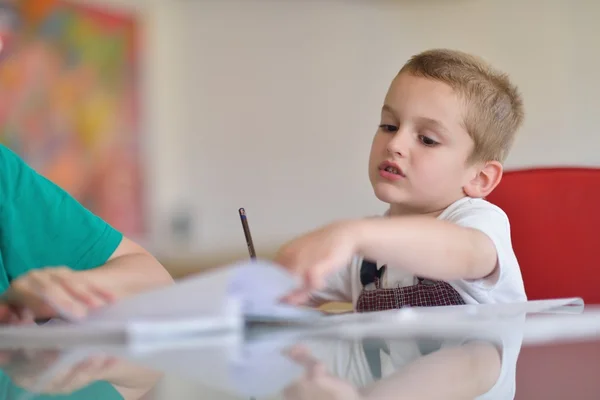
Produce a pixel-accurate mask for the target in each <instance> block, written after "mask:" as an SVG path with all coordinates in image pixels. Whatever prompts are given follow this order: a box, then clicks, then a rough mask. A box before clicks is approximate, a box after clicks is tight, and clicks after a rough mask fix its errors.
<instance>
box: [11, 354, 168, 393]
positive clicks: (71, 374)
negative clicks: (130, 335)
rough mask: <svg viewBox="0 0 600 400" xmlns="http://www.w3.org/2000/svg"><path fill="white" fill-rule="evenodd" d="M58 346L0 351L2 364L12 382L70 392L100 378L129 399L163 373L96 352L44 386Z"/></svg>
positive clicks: (36, 388)
mask: <svg viewBox="0 0 600 400" xmlns="http://www.w3.org/2000/svg"><path fill="white" fill-rule="evenodd" d="M61 355H62V353H61V352H60V351H58V350H32V351H27V350H19V351H0V367H1V368H2V370H3V371H4V372H5V373H6V375H8V376H9V377H10V378H11V379H12V381H13V383H14V384H15V385H17V386H19V387H21V388H23V389H25V390H29V391H36V390H38V389H40V391H41V392H43V393H45V394H69V393H73V392H75V391H77V390H80V389H82V388H85V387H87V386H89V385H90V384H92V383H94V382H98V381H106V382H109V383H110V384H112V385H113V386H114V388H115V390H117V391H118V392H119V393H120V394H121V396H123V398H124V399H127V400H130V399H131V400H134V399H139V398H140V397H142V396H143V395H144V394H145V393H147V392H148V391H149V390H150V389H151V388H152V387H153V386H154V385H155V384H156V382H157V381H158V378H159V377H160V374H159V373H157V372H155V371H152V370H149V369H146V368H142V367H139V366H137V365H134V364H132V363H130V362H128V361H125V360H123V359H120V358H116V357H113V356H109V355H102V354H98V355H93V356H90V357H88V358H86V359H84V360H82V361H79V362H77V363H74V364H72V365H70V366H68V367H67V368H65V369H64V370H59V371H57V372H56V374H54V376H52V377H51V380H50V381H49V382H47V383H46V384H45V385H44V386H43V387H42V388H39V387H37V385H39V383H40V379H42V377H43V376H44V374H46V373H47V371H48V370H49V369H50V368H53V366H55V365H56V363H57V362H59V360H60V358H61Z"/></svg>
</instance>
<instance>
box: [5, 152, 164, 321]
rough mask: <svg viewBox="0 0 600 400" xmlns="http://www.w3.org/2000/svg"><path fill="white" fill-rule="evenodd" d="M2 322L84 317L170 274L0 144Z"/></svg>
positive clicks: (157, 284)
mask: <svg viewBox="0 0 600 400" xmlns="http://www.w3.org/2000/svg"><path fill="white" fill-rule="evenodd" d="M0 204H1V209H0V324H19V323H33V321H34V319H38V318H54V317H71V318H81V317H83V316H85V315H86V314H87V313H88V312H89V311H90V310H92V309H94V308H96V307H100V306H102V305H104V304H107V303H109V302H112V301H115V300H116V299H118V298H121V297H125V296H127V295H130V294H133V293H136V292H140V291H144V290H147V289H150V288H154V287H158V286H161V285H166V284H170V283H171V282H172V278H171V276H170V275H169V273H168V272H167V271H166V270H165V269H164V268H163V266H162V265H161V264H159V263H158V261H157V260H156V259H155V258H154V257H152V256H151V255H150V254H149V253H148V252H147V251H146V250H144V249H143V248H142V247H141V246H139V245H137V244H136V243H134V242H133V241H131V240H129V239H128V238H126V237H124V236H123V235H122V234H121V233H119V232H117V231H116V230H115V229H113V228H112V227H111V226H109V225H108V224H107V223H106V222H104V221H102V220H101V219H100V218H98V217H97V216H95V215H93V214H92V213H91V212H90V211H88V210H86V209H85V208H84V207H82V206H81V205H80V204H79V203H78V202H77V201H76V200H75V199H73V198H72V197H71V196H69V195H68V194H67V193H66V192H65V191H63V190H61V189H60V188H59V187H57V186H56V185H54V184H53V183H52V182H50V181H49V180H47V179H45V178H44V177H42V176H41V175H39V174H37V173H36V172H35V171H34V170H33V169H31V168H30V167H29V166H27V165H26V164H25V163H24V162H23V160H22V159H21V158H19V157H18V156H17V155H16V154H15V153H13V152H12V151H10V150H9V149H7V148H6V147H4V146H0Z"/></svg>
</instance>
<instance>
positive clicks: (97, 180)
mask: <svg viewBox="0 0 600 400" xmlns="http://www.w3.org/2000/svg"><path fill="white" fill-rule="evenodd" d="M9 4H10V3H9ZM12 4H13V5H14V7H15V8H16V10H17V11H18V13H19V16H20V18H19V19H20V24H19V25H18V27H17V28H15V29H16V30H17V32H16V33H15V34H13V35H12V36H13V39H12V40H11V44H10V49H9V50H10V53H9V54H8V55H6V56H4V57H3V59H2V61H1V62H0V140H1V142H2V143H3V144H4V145H6V146H7V147H9V148H11V149H13V150H14V151H15V152H16V153H18V154H20V155H21V156H22V157H23V158H24V159H25V161H26V162H27V163H28V164H29V165H31V166H32V167H33V168H34V169H35V170H36V171H38V172H39V173H41V174H42V175H44V176H46V177H47V178H48V179H50V180H51V181H53V182H55V183H56V184H58V185H59V186H61V187H62V188H63V189H65V190H66V191H67V192H69V193H70V194H72V195H73V196H74V197H75V198H76V199H78V200H79V201H80V202H81V203H82V204H84V205H85V206H86V207H88V208H89V209H90V210H91V211H92V212H94V213H95V214H97V215H99V216H100V217H102V218H103V219H105V220H106V221H107V222H109V223H110V224H111V225H113V226H114V227H115V228H117V229H119V230H120V231H122V232H123V233H124V234H125V235H130V236H140V235H143V234H144V212H143V204H142V202H143V196H142V190H143V185H142V183H143V182H142V180H143V175H142V170H141V162H142V160H141V149H140V132H139V123H140V121H139V110H138V97H137V96H138V89H139V88H138V82H137V80H138V73H137V66H138V58H139V54H138V52H139V49H138V42H137V36H138V25H137V23H136V20H135V17H134V16H133V15H128V14H123V13H120V12H119V13H117V12H115V11H114V10H110V11H109V10H107V9H105V8H104V7H98V6H94V7H90V6H87V5H81V4H75V3H71V2H67V1H58V0H22V1H19V2H14V3H12ZM4 50H6V49H4Z"/></svg>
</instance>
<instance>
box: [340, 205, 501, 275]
mask: <svg viewBox="0 0 600 400" xmlns="http://www.w3.org/2000/svg"><path fill="white" fill-rule="evenodd" d="M345 229H347V230H348V231H349V232H351V233H350V236H351V237H354V238H355V239H354V240H355V246H356V250H357V252H358V253H360V254H363V255H364V256H365V257H366V258H371V259H374V260H378V261H380V262H382V263H387V264H389V265H393V266H398V267H401V268H403V269H405V270H407V271H410V272H412V273H414V274H417V275H419V276H422V277H424V278H430V279H439V280H455V279H481V278H485V277H488V276H490V275H491V274H493V272H494V270H495V269H496V266H497V264H498V256H497V252H496V247H495V246H494V243H493V242H492V240H491V239H490V237H489V236H488V235H486V234H485V233H483V232H482V231H481V230H478V229H473V228H468V227H463V226H459V225H457V224H455V223H452V222H448V221H442V220H438V219H434V218H431V217H423V216H414V217H393V218H380V219H373V220H361V221H355V222H348V225H347V228H345Z"/></svg>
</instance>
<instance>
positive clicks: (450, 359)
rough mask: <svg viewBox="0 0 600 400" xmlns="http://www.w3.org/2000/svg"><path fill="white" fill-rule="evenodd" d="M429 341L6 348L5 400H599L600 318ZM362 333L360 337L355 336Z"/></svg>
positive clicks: (299, 337)
mask: <svg viewBox="0 0 600 400" xmlns="http://www.w3.org/2000/svg"><path fill="white" fill-rule="evenodd" d="M471 322H472V323H471V324H470V325H464V326H462V327H459V329H457V328H456V327H455V326H452V324H449V325H448V326H447V327H446V328H444V327H443V326H439V325H438V326H435V327H433V328H432V327H430V328H429V329H424V330H421V331H418V330H414V329H410V330H408V331H407V329H404V328H403V326H402V324H398V323H396V322H394V323H389V324H387V323H378V324H372V326H371V325H370V324H369V323H365V324H362V326H360V327H354V328H353V327H351V326H345V327H344V328H343V329H338V328H336V327H335V326H332V327H331V328H330V329H316V330H315V329H312V328H310V327H302V328H299V327H293V326H287V327H283V326H279V327H273V326H262V325H254V326H249V327H247V329H246V330H245V331H243V332H222V333H219V334H213V335H207V336H202V337H194V338H178V339H176V340H170V341H169V342H164V341H163V342H153V343H135V344H132V343H125V342H123V343H119V342H112V343H96V344H94V345H82V344H81V343H79V344H76V345H71V344H69V343H62V344H60V345H57V344H52V345H49V344H44V343H36V344H35V345H31V344H28V345H23V346H20V345H18V344H15V343H11V344H10V346H8V345H6V344H3V343H0V347H1V349H0V367H1V369H2V372H1V373H0V399H11V400H25V399H27V400H29V399H54V400H57V399H73V400H74V399H121V398H125V399H143V400H152V399H155V400H163V399H223V400H225V399H256V400H258V399H286V400H295V399H307V400H309V399H310V400H319V399H323V400H325V399H349V400H352V399H442V398H443V399H498V400H500V399H502V400H505V399H566V398H577V399H585V398H589V399H592V398H594V399H596V398H599V397H600V378H599V373H600V308H597V307H589V306H588V307H586V308H585V310H583V311H582V312H579V313H532V314H527V315H515V316H511V317H510V318H506V319H505V320H503V321H502V322H501V323H497V322H492V321H489V320H481V321H475V320H474V321H471ZM358 328H360V329H358Z"/></svg>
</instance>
